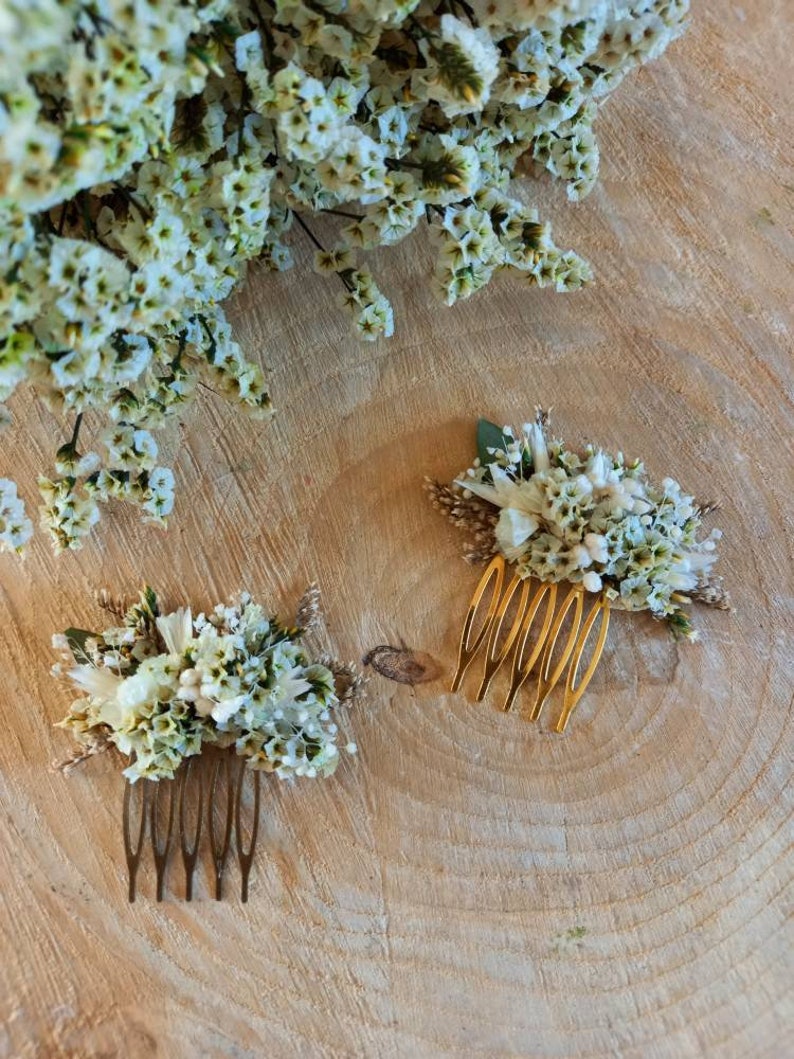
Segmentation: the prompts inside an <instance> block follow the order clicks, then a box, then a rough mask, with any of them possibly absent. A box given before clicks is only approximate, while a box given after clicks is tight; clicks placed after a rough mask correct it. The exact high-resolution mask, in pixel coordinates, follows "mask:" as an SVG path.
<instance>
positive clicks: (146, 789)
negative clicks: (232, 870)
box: [122, 751, 261, 902]
mask: <svg viewBox="0 0 794 1059" xmlns="http://www.w3.org/2000/svg"><path fill="white" fill-rule="evenodd" d="M248 772H251V773H252V777H251V785H252V787H253V806H252V810H251V819H250V824H249V827H248V836H247V845H246V837H245V834H244V831H245V827H244V817H245V816H246V815H248V814H247V811H246V808H245V787H246V775H247V773H248ZM260 779H261V778H260V775H259V772H257V771H255V770H249V769H247V768H245V767H244V766H242V767H240V766H239V765H238V762H237V758H236V756H235V754H234V752H233V751H226V752H222V753H220V754H218V755H217V756H215V758H214V760H213V761H211V762H203V761H201V760H200V759H198V758H188V759H187V760H186V761H185V763H184V764H183V765H182V766H181V767H180V769H179V770H178V771H177V773H176V776H175V778H174V779H173V780H160V781H158V782H155V781H152V780H141V781H139V782H138V783H136V784H132V783H126V785H125V788H124V802H123V810H122V829H123V836H124V852H125V856H126V860H127V875H128V899H129V901H131V902H132V901H134V900H135V898H136V894H137V879H138V872H139V869H140V866H141V861H142V860H143V857H144V854H145V852H146V844H147V843H146V839H147V832H148V839H149V846H150V848H151V852H152V859H153V862H154V868H155V895H156V900H157V901H162V900H163V899H164V897H165V893H166V881H167V876H168V870H169V863H170V860H171V854H172V852H173V849H174V847H175V842H174V830H175V825H176V830H177V832H178V835H177V837H178V842H179V849H180V852H181V855H182V866H183V869H184V877H185V885H184V898H185V900H186V901H192V900H193V884H194V878H195V874H196V869H197V867H198V864H199V861H200V859H201V851H202V837H203V836H204V835H205V834H208V835H209V843H208V845H209V857H208V860H209V861H210V862H211V865H212V868H211V877H212V884H213V885H212V889H213V892H214V896H215V899H216V900H217V901H220V900H222V897H223V884H224V880H225V877H226V872H227V868H228V864H229V861H230V859H231V858H230V854H231V849H232V844H234V846H235V848H236V852H237V861H238V864H239V868H240V898H241V900H242V901H243V902H245V901H247V900H248V892H249V880H250V876H251V869H252V867H253V864H254V857H255V853H256V846H257V839H258V835H259V814H260V810H261V782H260ZM205 816H206V819H205ZM205 845H206V843H205Z"/></svg>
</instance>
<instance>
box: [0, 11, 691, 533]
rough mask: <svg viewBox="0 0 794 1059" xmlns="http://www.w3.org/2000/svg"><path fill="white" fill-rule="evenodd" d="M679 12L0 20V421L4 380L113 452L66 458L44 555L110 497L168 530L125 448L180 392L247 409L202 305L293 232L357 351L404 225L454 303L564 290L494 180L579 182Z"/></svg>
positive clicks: (147, 459) (161, 500)
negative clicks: (90, 431) (505, 278)
mask: <svg viewBox="0 0 794 1059" xmlns="http://www.w3.org/2000/svg"><path fill="white" fill-rule="evenodd" d="M687 2H688V0H637V2H636V3H635V4H634V5H632V6H626V5H618V6H616V5H615V4H613V3H612V2H611V0H576V2H575V3H570V2H564V0H537V2H535V0H533V2H532V3H526V2H522V0H454V2H452V3H449V2H447V0H444V2H443V3H438V2H436V0H391V2H390V0H345V2H342V0H277V2H274V0H135V2H134V3H129V2H128V0H92V2H91V3H86V2H85V0H35V2H31V0H3V3H2V4H1V5H0V261H2V263H3V264H2V266H0V402H3V401H5V400H6V399H8V398H9V397H10V396H11V394H12V393H13V391H14V389H15V388H16V387H17V385H18V384H19V383H21V382H23V381H26V380H27V381H30V382H31V383H32V385H34V386H35V387H36V388H37V389H38V390H39V391H40V392H41V393H42V394H43V396H44V398H45V399H46V400H47V401H48V402H49V403H50V404H51V405H52V406H53V407H54V408H55V409H56V410H61V411H63V412H65V413H68V414H71V415H73V416H78V417H79V416H80V415H82V413H84V412H86V413H90V412H96V411H99V410H101V411H102V412H103V413H105V414H107V415H108V416H109V418H110V421H111V424H112V430H111V432H110V436H111V437H113V436H114V432H115V431H116V429H118V431H119V432H121V434H122V436H123V437H124V438H125V439H126V438H128V437H129V436H131V437H132V439H133V440H132V441H131V442H130V443H129V444H128V443H127V442H126V441H125V442H124V445H123V446H122V450H123V451H122V455H121V456H120V455H119V452H120V449H119V446H118V445H116V444H115V443H114V444H111V445H107V444H104V442H103V444H104V448H103V447H102V446H100V447H99V448H98V452H97V457H98V459H97V457H92V458H91V460H89V461H88V463H86V462H85V460H84V459H83V458H81V457H80V455H79V453H78V452H77V448H76V441H77V438H76V434H75V437H74V438H73V440H72V443H71V448H70V451H68V452H66V453H64V460H63V461H62V462H65V461H69V462H70V463H71V465H72V469H71V470H70V471H69V472H64V473H63V477H62V478H61V479H60V480H58V481H54V482H53V481H50V480H48V479H45V480H44V483H43V486H42V488H43V492H44V499H45V507H44V520H45V523H46V524H47V525H48V526H49V527H50V529H51V530H52V534H53V538H54V541H55V544H56V546H57V547H58V548H64V547H76V546H78V545H79V544H80V542H81V541H82V539H83V538H84V535H85V533H86V531H87V530H88V529H89V528H90V526H91V525H93V524H94V523H95V522H96V518H97V512H98V508H97V506H96V504H97V502H98V501H106V500H108V499H110V498H116V499H124V500H126V501H130V502H133V503H136V504H139V505H141V506H142V507H143V509H144V512H145V514H146V516H147V517H150V518H153V519H155V520H157V521H161V520H163V519H165V517H166V516H167V514H168V511H169V510H170V506H171V489H170V479H169V477H168V474H169V472H168V471H167V470H166V469H165V468H162V467H158V466H157V465H156V464H155V463H154V462H153V461H154V455H153V454H154V453H155V451H156V450H155V448H154V445H153V442H151V441H150V437H149V435H148V434H147V432H148V431H150V430H151V429H153V428H157V427H159V426H160V425H161V424H162V422H163V421H164V419H165V418H166V417H167V416H168V415H169V414H170V413H172V412H173V411H174V410H176V409H179V408H180V407H181V406H182V405H183V404H184V403H185V401H187V400H189V399H190V398H191V396H192V394H193V391H194V389H195V385H196V382H197V381H198V379H199V378H200V376H202V375H207V374H209V375H210V376H211V377H212V386H213V388H215V389H218V388H220V389H221V390H223V391H224V392H225V393H227V394H229V395H230V396H232V397H233V398H235V399H236V400H238V401H240V402H242V403H243V404H244V405H245V406H247V407H248V408H249V409H251V410H253V411H254V412H258V413H262V414H267V412H268V409H269V402H268V396H267V393H266V390H265V386H264V380H263V377H262V373H261V371H260V369H259V368H258V367H257V366H256V365H255V364H253V363H251V362H249V361H248V360H246V358H245V357H244V355H243V353H242V351H241V350H240V347H239V346H238V345H237V344H236V343H235V341H234V340H233V338H232V336H231V334H230V331H229V326H228V324H227V323H226V320H225V318H224V315H223V310H222V309H221V307H220V303H221V302H222V301H223V300H224V299H225V298H226V297H227V296H228V295H229V294H230V292H231V291H232V290H233V289H234V287H235V286H236V285H237V284H238V283H239V282H240V281H241V280H242V279H243V278H244V276H245V269H246V265H247V262H248V261H249V260H258V261H262V262H264V263H265V264H267V265H268V266H270V267H272V268H276V269H281V268H286V267H288V265H289V264H290V263H291V251H290V246H289V245H288V243H287V242H286V237H287V234H288V232H289V230H290V229H291V228H293V227H294V226H293V222H297V226H295V227H296V229H297V228H299V229H301V232H300V233H299V232H298V231H297V230H295V231H294V232H293V236H291V237H298V238H300V237H303V236H305V237H307V238H310V239H311V240H312V241H313V242H314V244H315V245H316V248H317V250H318V267H320V268H321V270H324V271H328V272H331V273H334V274H336V276H337V277H338V279H339V280H340V281H341V283H342V285H343V288H344V289H343V291H341V292H340V293H341V297H342V301H343V303H344V304H345V305H346V306H347V307H348V308H349V310H350V311H351V313H352V316H353V323H354V326H355V329H356V331H357V333H358V334H360V335H361V336H362V337H364V338H366V339H376V338H377V337H379V336H388V335H390V334H391V333H392V331H393V327H394V323H393V319H392V310H391V306H390V304H389V302H388V301H387V299H386V298H385V297H384V295H383V294H382V293H381V292H380V290H379V289H378V287H377V286H376V284H375V281H374V279H373V278H372V276H371V275H370V273H369V272H368V271H367V270H366V269H365V268H363V267H362V266H361V265H359V264H358V263H357V261H356V253H357V252H358V251H362V250H364V251H365V250H369V249H371V248H374V247H377V246H381V245H392V244H394V243H396V242H398V241H399V240H401V239H403V238H405V236H407V235H408V234H409V233H410V232H412V231H413V230H414V229H415V228H416V227H417V225H418V224H419V223H420V222H421V221H422V220H423V219H425V220H426V221H427V222H428V223H429V225H430V228H431V230H432V232H433V234H434V237H435V240H436V242H437V243H438V248H439V253H438V261H437V267H436V270H435V285H436V287H437V289H438V292H439V294H440V295H441V297H442V298H443V299H444V300H445V301H446V302H447V303H449V304H451V303H453V302H454V301H456V300H457V299H459V298H465V297H468V296H469V295H471V294H472V293H473V292H474V291H476V290H478V289H479V288H480V287H482V286H483V285H484V284H485V283H487V282H488V281H489V280H490V278H491V277H492V276H493V275H494V274H495V273H496V272H499V271H504V270H506V269H510V270H513V271H515V272H518V273H520V274H521V275H523V276H524V277H525V279H526V280H527V281H528V282H529V283H531V284H537V285H541V286H544V285H551V286H553V287H554V288H556V289H557V290H560V291H564V290H570V289H575V288H577V287H579V286H580V285H581V284H582V283H584V282H586V281H587V279H588V278H589V275H590V272H589V268H588V266H587V265H586V263H585V262H584V261H582V259H581V258H579V257H578V256H577V255H575V254H574V253H571V252H561V251H560V250H559V249H558V248H557V247H556V246H555V245H554V243H553V241H552V239H551V235H550V232H549V229H548V227H547V226H546V225H545V224H543V223H541V222H540V221H539V219H538V216H537V214H536V213H535V211H534V210H532V209H529V208H527V207H525V206H524V205H523V204H522V203H521V202H520V201H519V200H518V199H517V198H516V197H514V196H512V195H510V194H509V193H508V186H509V184H510V181H511V178H512V177H513V176H514V175H515V173H516V172H517V166H518V165H519V162H520V161H521V160H522V159H523V160H524V162H530V163H537V164H538V165H540V166H541V167H545V168H546V169H548V170H549V171H550V172H551V173H552V174H554V175H555V176H558V177H560V178H562V179H563V180H565V181H566V182H567V184H568V190H569V193H570V194H571V195H572V197H574V198H576V197H579V196H581V195H582V194H584V193H585V192H586V191H587V190H588V189H589V188H590V186H591V185H592V183H593V181H594V180H595V177H596V172H597V166H598V152H597V147H596V144H595V140H594V138H593V133H592V124H593V120H594V117H595V114H596V110H597V103H598V100H599V99H600V98H602V97H603V96H604V95H605V94H606V93H607V92H608V91H610V90H611V89H612V88H613V87H614V86H615V85H616V84H617V82H618V81H619V80H620V78H621V77H622V76H623V75H624V74H625V73H626V72H627V71H628V70H630V69H631V68H632V67H634V66H636V65H637V64H638V63H640V62H642V61H644V60H645V59H648V58H651V57H653V56H655V55H658V54H659V53H660V52H661V51H662V50H663V48H664V47H665V46H666V45H667V43H668V42H669V41H670V40H671V39H673V38H674V37H675V36H676V35H677V34H678V33H679V32H680V30H681V27H682V24H683V19H684V16H685V14H686V10H687ZM522 166H523V168H526V166H524V165H523V163H522ZM318 215H320V216H322V217H323V221H322V225H323V234H324V233H325V232H329V233H330V232H331V231H332V229H331V228H330V227H329V226H332V225H333V226H334V227H335V229H336V232H335V234H331V235H330V238H331V240H332V245H331V246H330V247H329V248H328V249H327V250H326V249H325V247H324V246H323V244H322V243H321V241H320V239H319V238H318V236H317V235H316V234H315V232H313V231H312V230H311V229H310V228H309V225H308V224H307V220H306V218H309V219H311V217H312V216H318ZM329 255H330V257H329ZM334 255H336V259H337V260H336V263H334ZM1 418H3V413H2V404H0V419H1ZM144 435H146V438H145V440H144V441H143V442H142V447H141V446H140V445H139V441H140V439H141V438H143V437H144ZM135 439H138V440H135ZM94 465H95V466H94ZM89 466H91V467H92V468H93V469H91V470H89V469H88V468H89ZM59 473H61V472H59Z"/></svg>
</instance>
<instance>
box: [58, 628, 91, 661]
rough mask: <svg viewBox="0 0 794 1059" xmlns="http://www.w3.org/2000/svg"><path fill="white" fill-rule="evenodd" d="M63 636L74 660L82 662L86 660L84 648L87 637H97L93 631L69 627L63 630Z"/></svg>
mask: <svg viewBox="0 0 794 1059" xmlns="http://www.w3.org/2000/svg"><path fill="white" fill-rule="evenodd" d="M64 636H65V637H66V639H67V640H68V641H69V649H70V650H71V652H72V654H73V655H74V659H75V661H76V662H84V661H85V660H86V657H87V655H86V649H85V642H86V640H88V639H92V640H97V639H99V637H98V636H97V634H96V633H95V632H90V631H89V630H88V629H74V628H69V629H65V630H64Z"/></svg>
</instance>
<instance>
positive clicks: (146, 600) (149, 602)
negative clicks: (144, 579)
mask: <svg viewBox="0 0 794 1059" xmlns="http://www.w3.org/2000/svg"><path fill="white" fill-rule="evenodd" d="M141 608H142V609H143V610H144V611H145V612H146V613H147V614H148V615H149V616H150V617H152V618H156V617H157V615H158V614H159V613H160V608H159V607H158V605H157V595H156V594H155V591H154V589H153V588H150V586H149V585H145V586H144V589H143V592H141Z"/></svg>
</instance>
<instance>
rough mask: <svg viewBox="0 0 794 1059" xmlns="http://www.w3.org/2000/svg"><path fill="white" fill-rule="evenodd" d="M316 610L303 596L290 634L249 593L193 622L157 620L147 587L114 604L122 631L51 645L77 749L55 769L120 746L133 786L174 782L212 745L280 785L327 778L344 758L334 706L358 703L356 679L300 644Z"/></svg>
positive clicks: (68, 636) (175, 616)
mask: <svg viewBox="0 0 794 1059" xmlns="http://www.w3.org/2000/svg"><path fill="white" fill-rule="evenodd" d="M317 608H318V596H317V592H316V590H315V589H310V590H309V592H308V593H307V595H306V596H305V597H304V602H303V603H302V605H301V607H300V608H299V612H298V622H299V624H298V625H296V626H291V627H287V626H284V625H282V624H281V623H280V622H279V621H278V619H276V618H273V617H268V615H267V614H266V613H265V611H264V610H263V608H262V607H261V606H259V605H258V604H256V603H254V602H253V601H252V599H251V597H250V596H249V595H248V594H247V593H243V594H242V595H241V596H240V597H239V599H238V600H237V601H235V602H233V603H230V604H228V605H224V604H218V606H216V607H215V608H214V610H212V611H211V612H210V613H209V614H206V615H205V614H203V613H201V614H198V615H197V616H196V617H195V618H194V617H193V616H192V614H191V611H190V609H189V608H184V607H180V608H179V609H178V610H176V611H173V612H172V613H170V614H161V613H160V609H159V606H158V603H157V597H156V596H155V593H154V592H153V591H152V590H151V589H150V588H146V589H145V590H144V591H143V593H142V594H141V597H140V600H139V601H138V602H137V603H136V604H135V605H133V606H132V607H130V608H128V609H126V610H124V609H122V608H121V607H120V606H118V605H115V604H113V603H112V601H110V602H109V603H108V609H111V610H113V612H114V613H116V614H117V615H118V616H119V617H120V618H121V620H122V622H123V624H121V625H119V626H115V627H113V628H109V629H105V630H104V632H101V633H90V632H86V631H84V630H80V629H67V630H66V632H65V633H63V634H59V635H57V636H55V637H54V638H53V645H54V646H55V647H56V648H58V649H59V650H60V651H61V652H62V658H63V660H62V662H60V663H58V665H57V666H56V667H55V672H56V675H59V676H65V677H66V678H67V679H68V680H69V682H70V683H71V684H72V685H74V686H75V687H77V688H78V689H79V690H80V693H81V698H80V699H78V700H77V701H75V702H74V703H73V704H72V706H71V709H70V711H69V713H68V715H67V716H66V718H65V719H64V720H63V721H61V722H60V727H62V728H66V729H68V730H69V731H70V732H71V733H72V734H73V735H74V736H75V737H76V739H77V740H78V742H79V743H80V744H81V748H80V750H79V751H78V752H77V754H76V755H75V756H74V757H73V758H71V759H70V760H69V761H67V762H65V763H64V765H63V766H62V767H63V768H65V769H70V768H72V767H73V766H74V765H75V764H77V763H78V762H80V761H83V760H85V759H86V758H87V757H90V756H92V755H94V754H96V753H99V752H101V751H103V750H105V749H107V748H108V747H110V746H115V747H116V748H117V749H118V750H120V751H121V753H122V754H125V755H128V756H130V757H131V758H132V762H131V764H130V765H129V766H128V767H127V768H126V769H125V771H124V775H125V776H126V777H127V778H128V779H129V780H130V781H133V782H134V781H136V780H138V779H142V778H143V779H154V780H159V779H172V778H173V777H174V774H175V772H176V771H177V769H178V768H179V766H180V765H181V764H182V762H183V761H184V760H185V759H186V758H189V757H192V756H193V755H195V754H199V753H201V750H202V747H203V746H205V745H212V746H217V747H232V746H233V747H234V748H235V750H236V752H237V754H238V755H240V756H241V757H243V758H244V760H245V761H246V762H247V764H248V765H249V766H250V767H251V768H254V769H260V770H263V771H265V772H272V773H275V774H276V775H278V776H280V777H281V778H285V777H293V776H307V777H309V778H314V777H315V776H328V775H330V774H331V773H332V772H334V770H335V769H336V767H337V764H338V762H339V747H338V745H337V738H338V734H339V732H338V727H337V725H336V724H335V723H334V721H333V711H334V710H336V709H337V708H338V707H339V706H340V704H341V703H343V702H347V701H350V700H352V699H353V698H354V697H355V695H356V694H357V692H358V688H359V685H360V678H359V677H358V676H357V674H356V673H355V671H354V669H353V668H352V667H350V666H347V665H343V664H340V663H337V662H334V661H332V660H330V659H328V658H326V657H319V658H316V659H313V658H312V657H311V656H310V654H309V651H308V649H307V647H306V645H305V643H304V642H303V641H304V637H305V634H306V632H307V631H308V630H309V629H310V628H312V626H313V625H314V624H315V623H316V614H317ZM344 749H345V750H346V751H347V752H348V753H355V751H356V746H355V744H354V743H348V744H347V745H346V747H345V748H344Z"/></svg>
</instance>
